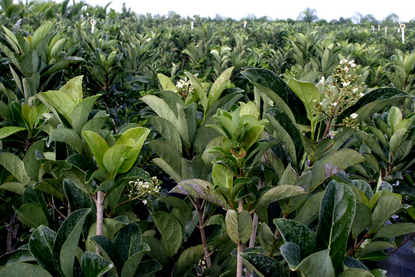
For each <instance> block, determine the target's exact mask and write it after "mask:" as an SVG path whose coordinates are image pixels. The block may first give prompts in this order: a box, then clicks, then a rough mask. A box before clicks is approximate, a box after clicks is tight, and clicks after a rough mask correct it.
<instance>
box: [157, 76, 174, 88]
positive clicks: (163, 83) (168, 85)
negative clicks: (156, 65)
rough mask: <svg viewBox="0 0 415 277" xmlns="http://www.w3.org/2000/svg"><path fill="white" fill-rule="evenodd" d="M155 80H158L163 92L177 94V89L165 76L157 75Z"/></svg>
mask: <svg viewBox="0 0 415 277" xmlns="http://www.w3.org/2000/svg"><path fill="white" fill-rule="evenodd" d="M157 79H159V81H160V84H161V86H162V87H163V90H170V91H173V92H177V87H176V86H175V85H174V84H173V82H172V81H171V80H170V78H169V77H167V76H166V75H164V74H161V73H158V74H157Z"/></svg>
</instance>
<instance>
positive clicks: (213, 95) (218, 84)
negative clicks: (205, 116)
mask: <svg viewBox="0 0 415 277" xmlns="http://www.w3.org/2000/svg"><path fill="white" fill-rule="evenodd" d="M232 71H233V67H230V68H228V69H226V70H225V71H224V72H223V73H222V74H221V75H220V76H219V77H218V78H217V79H216V81H215V82H214V83H213V85H212V87H211V89H210V91H209V99H208V101H209V104H208V109H209V108H210V107H211V106H212V104H213V103H214V102H215V101H216V100H218V99H219V98H220V96H221V95H222V92H223V90H224V89H225V87H226V84H227V82H228V80H229V78H230V77H231V75H232Z"/></svg>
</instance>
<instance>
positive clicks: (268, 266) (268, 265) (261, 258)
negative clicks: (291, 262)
mask: <svg viewBox="0 0 415 277" xmlns="http://www.w3.org/2000/svg"><path fill="white" fill-rule="evenodd" d="M240 255H241V257H242V258H243V259H244V262H247V263H248V264H249V265H250V266H252V267H253V268H254V270H255V273H256V274H257V275H258V276H259V277H285V276H287V272H286V271H285V268H284V267H283V266H282V265H281V264H280V263H279V262H278V261H277V260H275V259H273V258H271V257H268V256H266V255H263V254H258V253H241V254H240ZM251 274H254V273H253V272H251Z"/></svg>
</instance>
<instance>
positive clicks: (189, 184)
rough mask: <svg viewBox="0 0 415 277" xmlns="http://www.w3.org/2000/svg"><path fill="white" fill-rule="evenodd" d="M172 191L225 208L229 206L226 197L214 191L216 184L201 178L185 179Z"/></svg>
mask: <svg viewBox="0 0 415 277" xmlns="http://www.w3.org/2000/svg"><path fill="white" fill-rule="evenodd" d="M170 192H176V193H180V194H184V195H191V196H194V197H197V198H200V199H205V200H206V201H209V202H212V203H214V204H216V205H218V206H220V207H222V208H224V209H227V208H228V204H227V202H226V199H225V198H224V197H223V196H222V194H221V193H218V192H215V191H214V186H213V185H212V184H211V183H209V182H207V181H205V180H200V179H190V180H184V181H182V182H180V183H179V184H177V186H175V187H174V188H173V189H172V190H171V191H170Z"/></svg>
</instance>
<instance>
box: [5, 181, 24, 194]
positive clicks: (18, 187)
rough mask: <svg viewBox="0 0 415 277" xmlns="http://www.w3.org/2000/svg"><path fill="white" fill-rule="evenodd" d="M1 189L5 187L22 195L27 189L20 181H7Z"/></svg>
mask: <svg viewBox="0 0 415 277" xmlns="http://www.w3.org/2000/svg"><path fill="white" fill-rule="evenodd" d="M0 189H4V190H7V191H11V192H14V193H16V194H20V195H22V194H23V192H24V190H25V186H24V185H23V184H21V183H18V182H6V183H3V184H2V185H0Z"/></svg>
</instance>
